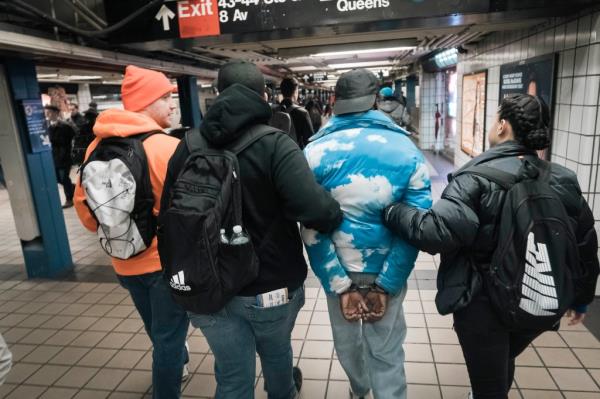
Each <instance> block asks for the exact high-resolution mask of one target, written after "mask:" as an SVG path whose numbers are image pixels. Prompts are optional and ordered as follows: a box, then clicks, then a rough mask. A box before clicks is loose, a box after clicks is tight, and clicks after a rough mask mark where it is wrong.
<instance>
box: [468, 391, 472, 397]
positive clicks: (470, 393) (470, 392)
mask: <svg viewBox="0 0 600 399" xmlns="http://www.w3.org/2000/svg"><path fill="white" fill-rule="evenodd" d="M467 399H473V391H469V396H467Z"/></svg>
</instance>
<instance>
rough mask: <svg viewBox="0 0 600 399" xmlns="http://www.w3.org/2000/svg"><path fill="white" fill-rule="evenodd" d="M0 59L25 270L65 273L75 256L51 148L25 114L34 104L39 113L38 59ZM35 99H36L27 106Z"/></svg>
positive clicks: (10, 179)
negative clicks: (36, 68) (36, 133)
mask: <svg viewBox="0 0 600 399" xmlns="http://www.w3.org/2000/svg"><path fill="white" fill-rule="evenodd" d="M0 64H1V65H2V66H3V72H4V75H5V77H4V76H0V79H1V80H2V82H1V83H0V86H1V88H0V90H2V94H1V97H0V101H1V102H2V104H1V105H0V106H1V107H2V109H1V110H0V113H2V120H4V121H7V122H8V126H6V125H3V129H6V130H5V132H4V134H3V136H2V140H3V144H5V145H7V146H8V147H9V148H4V149H3V152H2V153H1V154H2V156H3V160H4V159H6V161H8V162H9V163H10V164H9V165H6V172H7V173H6V175H7V176H6V180H7V186H8V191H9V196H10V198H11V206H12V208H13V214H14V216H15V222H16V224H17V232H18V234H19V238H20V239H21V246H22V248H23V256H24V258H25V267H26V269H27V276H28V277H29V278H34V277H44V278H48V277H55V276H59V275H63V274H65V273H67V272H69V271H71V270H72V269H73V260H72V258H71V250H70V248H69V238H68V236H67V229H66V226H65V220H64V215H63V211H62V209H61V204H60V196H59V194H58V184H57V182H56V175H55V172H54V161H53V160H52V151H51V150H50V149H49V147H46V148H45V149H44V142H43V140H41V138H40V137H39V136H37V137H36V136H35V135H34V132H33V131H32V128H31V125H30V124H28V123H27V118H26V113H27V112H29V111H30V110H31V109H35V110H36V111H37V112H38V117H40V115H39V112H40V110H41V97H40V91H39V86H38V82H37V77H36V71H35V64H34V62H33V61H30V60H23V59H14V58H7V59H0ZM32 100H33V102H32ZM24 103H26V104H24ZM31 103H35V104H33V105H29V106H27V104H31ZM41 112H43V111H41ZM38 121H39V120H38ZM38 127H39V126H38ZM42 129H43V124H42ZM3 163H4V162H3ZM11 170H12V171H11ZM21 201H23V202H24V203H27V201H29V202H30V206H29V207H28V206H23V204H22V203H21ZM32 213H34V214H33V215H32Z"/></svg>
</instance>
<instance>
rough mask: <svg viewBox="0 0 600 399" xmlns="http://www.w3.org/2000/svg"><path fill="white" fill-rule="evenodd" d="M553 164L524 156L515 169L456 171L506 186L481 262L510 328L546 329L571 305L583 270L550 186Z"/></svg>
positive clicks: (494, 300) (562, 210) (491, 292)
mask: <svg viewBox="0 0 600 399" xmlns="http://www.w3.org/2000/svg"><path fill="white" fill-rule="evenodd" d="M550 168H551V164H550V163H549V162H546V161H542V160H539V159H536V160H523V164H522V167H521V169H520V170H519V172H518V173H517V175H512V174H509V173H506V172H503V171H501V170H498V169H495V168H492V167H488V166H485V165H477V166H474V167H471V168H468V169H466V170H465V171H463V172H461V173H460V174H473V175H478V176H481V177H484V178H486V179H488V180H490V181H492V182H495V183H497V184H498V185H500V186H501V187H502V188H503V189H504V190H506V194H505V199H504V204H503V205H502V207H501V212H500V214H499V215H498V218H499V219H498V220H499V225H498V230H497V242H498V246H497V247H496V249H495V251H494V253H493V255H492V259H491V263H490V264H489V265H486V266H485V267H483V270H481V272H482V274H483V281H484V287H485V289H486V293H487V294H488V295H489V298H490V301H491V303H492V306H493V307H494V309H495V310H496V312H497V314H498V315H499V316H500V318H501V319H502V321H503V322H504V324H505V325H507V326H508V327H509V328H518V329H533V330H548V329H553V328H555V327H556V326H557V324H558V323H559V322H560V319H561V317H562V316H563V315H564V314H565V312H566V311H567V310H568V309H569V308H570V307H571V306H572V305H573V301H574V299H575V294H576V293H575V287H576V284H575V282H576V280H577V279H579V278H581V277H582V276H583V267H582V265H581V263H580V258H579V251H578V246H577V241H576V238H575V233H574V231H573V227H572V225H571V222H570V220H569V216H568V215H567V211H566V209H565V206H564V205H563V203H562V201H561V200H560V199H559V198H558V197H557V195H556V193H555V192H554V191H553V189H552V188H551V187H550V184H549V179H550Z"/></svg>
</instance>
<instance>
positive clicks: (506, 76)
mask: <svg viewBox="0 0 600 399" xmlns="http://www.w3.org/2000/svg"><path fill="white" fill-rule="evenodd" d="M230 60H246V61H249V62H252V63H254V64H256V65H257V66H258V67H259V68H260V70H261V71H262V73H263V74H264V76H265V80H266V85H267V87H268V88H269V92H270V93H271V98H270V100H269V101H271V102H273V103H277V102H279V101H280V100H281V88H280V86H279V85H280V82H281V80H282V79H283V78H285V77H289V76H293V77H295V78H296V79H297V81H298V82H299V98H298V102H299V103H300V104H301V105H303V106H307V104H308V103H310V102H318V103H319V104H320V113H321V114H323V110H325V109H326V107H327V106H330V105H332V104H333V103H334V100H335V99H334V88H335V85H336V82H337V80H338V79H339V77H340V75H341V74H343V73H344V72H347V71H350V70H352V69H354V68H365V69H367V70H369V71H371V72H373V74H374V75H375V76H376V77H377V79H378V82H379V85H380V87H389V88H390V92H393V93H394V96H396V97H397V98H399V99H400V102H401V103H402V106H403V107H404V111H403V112H404V113H403V119H402V123H404V126H403V127H404V128H406V129H407V130H408V131H409V132H410V133H411V139H412V140H413V142H414V143H415V144H416V146H417V147H418V148H419V149H420V150H421V151H422V152H423V153H424V155H425V159H426V163H427V167H428V170H429V175H430V178H431V182H432V194H433V199H434V202H435V201H437V200H438V199H439V198H440V197H441V195H442V192H443V190H444V188H445V187H446V185H447V184H448V180H447V176H448V174H449V173H451V172H452V171H454V170H456V169H458V168H460V167H462V166H463V165H465V164H466V163H467V162H469V161H470V160H471V159H472V158H474V157H476V156H478V155H480V154H481V153H483V152H485V151H486V150H488V149H489V147H490V146H489V143H488V131H489V129H490V127H491V126H492V125H493V123H494V118H495V114H496V111H497V110H498V106H499V104H500V101H501V99H502V98H504V97H506V96H507V95H509V94H515V93H523V94H533V95H537V96H539V97H540V98H542V99H543V100H544V101H545V102H546V103H547V104H548V106H549V108H550V112H551V144H550V147H549V148H548V149H547V150H545V152H544V153H542V154H540V156H542V157H545V159H547V160H550V161H552V162H554V163H557V164H559V165H562V166H565V167H567V168H569V169H571V170H572V171H574V172H575V173H576V175H577V179H578V182H579V185H580V187H581V191H582V193H583V196H584V197H585V199H586V200H587V202H588V204H589V206H590V208H591V209H592V212H593V215H594V219H595V223H596V231H597V232H599V233H600V1H598V0H570V1H568V2H566V1H564V0H543V1H539V0H520V1H515V0H287V1H286V0H245V1H239V0H237V1H229V0H219V1H217V0H212V1H211V0H186V1H184V0H151V1H150V0H0V168H1V169H0V333H1V334H2V336H3V337H4V339H5V341H6V343H7V344H8V348H9V350H10V351H11V352H12V356H13V364H12V369H11V371H10V372H9V374H8V375H7V378H6V381H5V382H4V383H3V384H1V385H0V398H7V399H8V398H11V399H13V398H16V399H29V398H32V399H33V398H45V399H50V398H61V399H68V398H77V399H84V398H86V399H92V398H99V399H100V398H122V399H125V398H132V399H133V398H151V397H152V343H151V341H150V339H149V338H148V335H147V334H146V332H145V329H144V325H143V322H142V320H141V318H140V316H139V314H138V312H137V311H136V309H135V307H134V304H133V302H132V300H131V297H130V296H129V294H128V292H127V291H126V290H125V289H124V288H123V287H121V286H120V284H119V282H118V280H117V278H116V276H115V272H114V269H113V267H112V266H111V260H110V257H109V256H108V255H107V254H106V253H105V252H104V251H103V250H102V249H101V247H100V245H99V244H98V237H97V235H95V234H93V233H90V232H88V231H87V230H86V229H85V228H84V227H83V226H82V225H81V223H80V221H79V219H78V217H77V213H76V211H75V208H73V207H66V208H64V209H63V207H62V205H63V204H64V203H65V201H66V200H67V198H65V195H64V193H63V188H62V186H61V185H59V184H58V183H57V179H56V176H55V173H54V163H53V157H52V150H51V147H50V142H49V138H48V136H47V134H46V121H45V120H44V113H43V110H44V107H45V106H48V105H50V106H53V107H55V108H56V109H57V110H58V113H59V115H60V118H61V119H63V120H65V121H69V120H70V118H71V111H72V106H73V104H76V105H78V107H79V112H80V113H82V114H83V113H84V112H86V111H87V110H88V109H89V108H90V106H91V107H96V109H97V111H98V112H102V111H105V110H108V109H112V108H119V109H122V108H123V104H122V101H121V100H122V99H121V92H120V88H121V83H122V81H123V76H124V75H123V74H124V71H125V67H126V66H127V65H137V66H139V67H143V68H148V69H154V70H157V71H161V72H163V73H164V74H166V76H167V77H168V78H169V79H170V80H171V82H172V83H173V84H174V85H177V87H178V91H177V93H176V94H173V98H174V99H175V100H176V101H175V103H176V109H175V111H174V113H173V115H172V126H173V128H174V132H175V131H177V130H180V131H181V129H180V128H195V127H199V126H200V125H201V123H202V120H203V117H204V115H206V112H207V110H208V109H209V108H210V107H211V106H212V104H214V101H215V99H216V97H217V96H218V91H217V88H216V79H217V73H218V70H219V68H220V67H221V66H222V65H224V64H226V63H227V62H228V61H230ZM90 104H93V105H90ZM327 117H328V115H326V114H324V115H322V118H321V121H322V123H323V125H324V124H325V123H326V119H327ZM315 131H316V129H315ZM70 178H71V180H72V181H73V182H75V181H76V180H77V179H79V175H78V167H77V165H73V167H72V168H71V176H70ZM439 265H440V257H439V255H435V256H434V255H430V254H427V253H424V252H420V253H419V255H418V258H417V261H416V265H415V268H414V270H413V272H412V274H411V275H410V278H409V280H408V293H407V295H406V298H405V300H404V303H403V307H404V313H405V317H406V323H407V327H408V331H407V336H406V340H405V344H404V349H405V355H406V360H405V370H406V377H407V383H408V398H409V399H438V398H439V399H442V398H443V399H462V398H468V397H469V396H468V395H469V392H470V390H471V388H470V382H469V376H468V374H467V368H466V366H465V360H464V356H463V353H462V351H461V347H460V345H459V342H458V338H457V335H456V333H455V332H454V330H453V319H452V315H448V316H441V315H440V314H439V313H438V310H437V308H436V305H435V302H434V299H435V295H436V292H437V291H436V288H437V285H436V278H437V274H438V269H439ZM305 287H306V303H305V305H304V307H303V308H302V309H301V311H300V312H299V314H298V318H297V320H296V324H295V327H294V329H293V332H292V348H293V356H294V362H295V363H296V365H297V366H299V367H300V369H301V370H302V371H303V375H304V383H303V386H302V390H301V396H300V397H301V398H304V399H320V398H328V399H338V398H347V397H348V392H349V391H348V389H349V383H348V378H347V376H346V374H345V372H344V370H343V369H342V367H341V365H340V362H339V361H338V358H337V355H336V353H335V350H334V344H333V336H332V330H331V326H330V319H329V316H328V311H327V309H328V308H327V301H326V296H325V292H324V291H323V288H322V287H321V284H320V282H319V280H318V279H317V278H316V277H315V275H314V274H313V272H312V271H311V270H310V268H309V275H308V278H307V280H306V282H305ZM599 287H600V285H599ZM599 295H600V288H598V289H597V291H596V297H595V300H594V302H593V303H592V304H591V305H590V307H589V309H588V314H587V318H586V320H585V321H584V323H583V324H579V325H576V326H573V327H570V326H568V325H567V323H566V322H565V321H564V320H563V322H562V323H561V327H560V329H559V330H558V331H550V332H546V333H544V334H542V335H541V336H540V337H538V338H537V339H535V340H534V342H533V343H532V344H531V345H530V346H529V347H528V348H527V349H526V350H525V351H524V352H523V353H522V354H521V355H520V356H519V357H518V358H517V361H516V372H515V381H514V384H513V386H512V389H511V391H510V394H509V397H510V398H511V399H517V398H519V399H535V398H539V399H554V398H565V399H592V398H597V399H600V299H599V297H598V296H599ZM187 342H188V345H189V354H190V360H189V364H188V368H189V372H190V375H189V378H187V379H186V380H185V381H184V382H183V383H182V388H181V390H182V397H183V398H210V397H213V396H214V394H215V389H216V380H215V374H214V373H215V372H214V368H213V367H214V356H213V354H212V352H211V350H210V348H209V346H208V342H207V340H206V339H205V338H204V336H203V335H202V333H201V332H200V330H199V329H195V328H193V327H191V326H190V329H189V332H188V339H187ZM256 370H257V371H256V385H255V386H256V389H255V395H256V398H267V394H266V392H265V391H264V389H263V386H264V380H263V376H262V372H261V367H260V361H259V358H258V357H257V369H256ZM240 399H244V398H240ZM386 399H387V398H386ZM389 399H394V398H389Z"/></svg>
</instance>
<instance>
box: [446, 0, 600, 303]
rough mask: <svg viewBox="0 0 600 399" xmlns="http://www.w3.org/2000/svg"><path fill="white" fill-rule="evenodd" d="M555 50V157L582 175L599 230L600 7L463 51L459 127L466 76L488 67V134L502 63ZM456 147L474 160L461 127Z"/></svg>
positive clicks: (461, 157) (462, 159)
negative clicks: (462, 140) (464, 146)
mask: <svg viewBox="0 0 600 399" xmlns="http://www.w3.org/2000/svg"><path fill="white" fill-rule="evenodd" d="M552 53H557V54H558V67H557V70H556V74H555V76H556V84H555V89H554V90H555V101H554V104H553V108H554V122H553V126H554V129H553V135H554V137H553V143H552V150H551V154H552V161H553V162H556V163H559V164H561V165H563V166H566V167H568V168H569V169H571V170H573V171H575V172H576V173H577V176H578V178H579V183H580V185H581V189H582V191H583V192H584V195H585V196H586V198H587V199H588V201H589V204H590V207H591V208H592V209H593V211H594V218H595V219H596V230H597V231H598V232H599V233H600V112H599V105H600V101H599V87H600V7H595V8H592V9H588V10H587V11H586V12H582V13H580V14H579V15H575V16H573V17H571V18H561V19H554V20H551V21H548V22H547V23H545V24H543V25H540V26H537V27H535V28H532V29H530V30H525V31H514V32H502V33H495V34H493V35H490V36H489V37H487V38H486V39H485V40H484V41H482V42H481V43H479V44H478V45H477V47H476V48H474V49H471V50H470V51H469V52H468V53H467V54H465V55H461V56H460V60H459V64H458V68H457V69H458V75H459V76H458V86H459V88H458V93H459V94H458V95H459V101H458V104H459V105H458V107H459V110H458V121H457V123H458V125H457V126H459V129H460V118H461V109H460V107H461V98H460V97H461V93H462V75H463V74H467V73H471V72H475V71H480V70H483V69H487V70H488V83H487V109H486V132H487V131H488V130H489V127H490V126H491V124H492V123H493V119H494V116H495V113H496V111H497V108H498V98H499V90H500V87H499V80H500V65H502V64H506V63H510V62H516V61H520V60H526V59H529V58H532V57H536V56H541V55H545V54H552ZM456 148H457V149H456V151H455V165H456V166H457V167H459V166H462V165H463V164H465V163H466V162H468V160H469V159H470V157H469V156H468V155H466V154H465V153H463V152H462V151H461V150H460V131H459V133H458V135H457V143H456ZM597 294H600V292H597Z"/></svg>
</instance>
